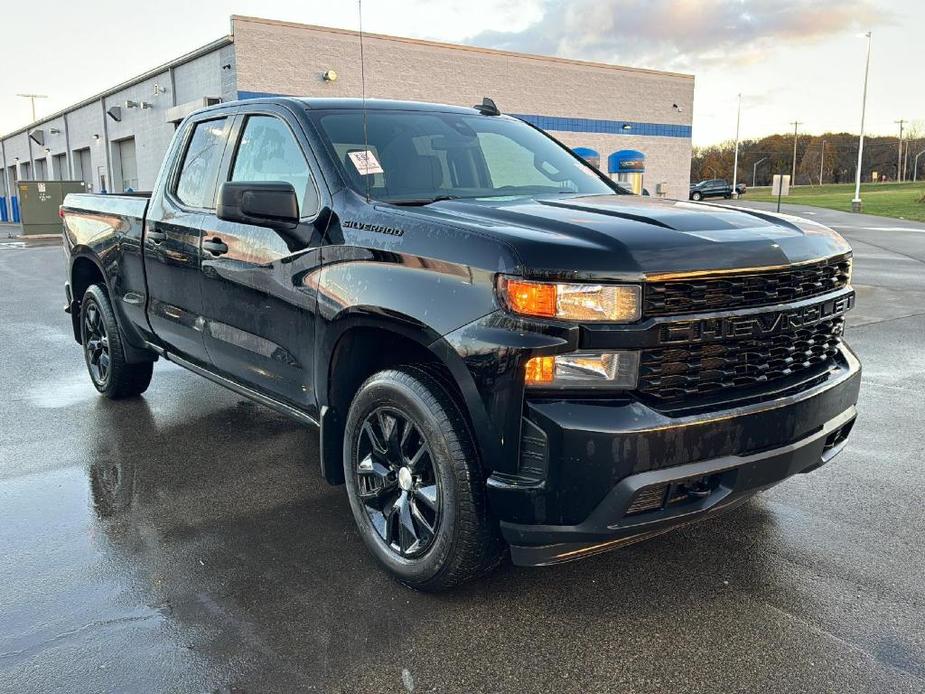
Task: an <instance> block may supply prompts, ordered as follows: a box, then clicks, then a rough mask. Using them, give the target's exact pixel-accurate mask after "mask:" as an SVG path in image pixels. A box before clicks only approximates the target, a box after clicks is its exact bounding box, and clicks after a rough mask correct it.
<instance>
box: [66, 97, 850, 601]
mask: <svg viewBox="0 0 925 694" xmlns="http://www.w3.org/2000/svg"><path fill="white" fill-rule="evenodd" d="M61 216H62V218H63V224H64V238H65V249H66V254H67V283H66V286H65V290H66V293H67V310H68V311H69V313H70V317H71V320H72V323H73V333H74V339H75V340H76V341H77V342H78V343H80V344H81V345H82V347H83V352H84V355H85V359H86V364H87V368H88V370H89V374H90V378H91V379H92V382H93V385H94V386H95V387H96V388H97V390H99V391H100V392H101V393H102V394H103V395H105V396H107V397H109V398H113V399H118V398H124V397H129V396H137V395H138V394H140V393H142V392H143V391H144V390H145V389H146V388H147V387H148V385H149V383H150V381H151V376H152V366H153V363H154V362H155V361H156V360H157V359H158V358H163V359H166V360H169V361H171V362H174V363H176V364H179V365H180V366H183V367H185V368H187V369H188V370H190V371H192V372H194V373H196V374H199V375H201V376H204V377H205V378H207V379H210V380H212V381H214V382H215V383H218V384H220V385H222V386H225V387H226V388H228V389H230V390H232V391H234V392H236V393H237V394H239V395H240V396H243V397H246V398H250V399H252V400H254V401H256V402H258V403H262V404H264V405H266V406H269V407H271V408H274V409H276V410H278V411H279V412H282V413H284V414H286V415H288V416H291V417H292V418H294V419H295V420H298V421H300V422H304V423H308V424H311V425H313V426H316V427H318V428H319V429H320V446H319V448H320V456H319V459H320V467H321V470H320V474H321V476H322V477H323V478H324V479H325V480H326V481H327V482H329V483H331V484H335V485H336V484H345V486H346V492H347V498H348V501H349V505H350V508H351V510H352V514H353V517H354V519H355V521H356V524H357V528H358V529H359V535H360V537H361V538H362V540H363V542H364V543H365V545H366V547H367V548H368V549H369V551H370V552H371V553H372V555H373V556H374V557H375V558H376V559H377V560H378V562H379V563H380V564H381V565H382V566H384V567H385V568H386V569H388V570H389V571H390V572H391V573H392V574H394V575H395V576H396V577H397V578H398V579H399V580H401V581H403V582H404V583H406V584H408V585H410V586H413V587H416V588H419V589H422V590H439V589H444V588H448V587H450V586H453V585H455V584H457V583H459V582H461V581H463V580H466V579H469V578H472V577H474V576H477V575H480V574H482V573H484V572H486V571H488V570H490V569H491V568H493V567H494V566H496V565H497V564H498V562H499V561H501V558H502V557H503V556H504V555H505V553H506V552H509V553H510V557H511V559H512V560H513V562H515V563H516V564H520V565H531V566H539V565H547V564H554V563H557V562H563V561H568V560H571V559H576V558H579V557H583V556H586V555H589V554H593V553H596V552H600V551H603V550H607V549H611V548H615V547H618V546H620V545H623V544H626V543H629V542H633V541H637V540H639V539H642V538H646V537H650V536H653V535H655V534H658V533H661V532H664V531H666V530H668V529H670V528H673V527H676V526H678V525H681V524H685V523H688V522H690V521H693V520H697V519H702V518H707V517H710V516H712V515H713V514H715V513H717V512H719V511H722V510H724V509H729V508H731V507H733V506H735V505H737V504H740V503H742V502H743V501H745V500H746V499H748V498H749V497H750V496H752V495H753V494H755V493H756V492H758V491H760V490H763V489H766V488H768V487H770V486H772V485H775V484H777V483H779V482H781V481H782V480H784V479H786V478H788V477H789V476H791V475H794V474H796V473H803V472H809V471H810V470H813V469H815V468H818V467H819V466H821V465H823V464H824V463H827V462H828V461H829V460H831V459H832V458H833V457H834V456H835V455H836V454H837V453H838V452H839V451H840V450H841V449H842V448H843V446H844V445H845V439H846V437H847V436H848V433H849V431H850V430H851V427H852V425H853V423H854V421H855V416H856V409H855V404H856V402H857V398H858V388H859V383H860V365H859V362H858V359H857V358H856V356H855V355H854V354H853V353H852V351H851V350H850V349H849V348H848V347H847V345H845V343H844V341H843V332H844V328H845V315H846V313H847V312H848V310H849V309H850V308H851V307H852V305H853V303H854V291H853V290H852V287H851V249H850V247H849V246H848V245H847V244H846V242H845V241H844V240H843V239H842V238H841V237H840V236H839V235H838V234H836V233H835V232H833V231H832V230H830V229H828V228H826V227H824V226H821V225H819V224H816V223H813V222H811V221H804V220H800V219H796V218H793V217H785V216H774V215H771V214H766V213H764V212H759V211H753V210H743V209H731V208H726V207H719V206H711V205H708V204H705V203H690V202H687V201H670V200H661V199H653V198H645V197H639V196H633V195H627V194H626V193H625V191H623V190H622V189H621V188H620V187H619V186H617V185H616V184H614V183H613V182H611V181H610V180H609V179H608V178H607V177H606V176H604V175H602V174H601V173H600V172H598V171H597V170H596V169H594V168H592V167H590V166H588V165H587V164H586V163H585V162H584V161H583V160H582V159H581V158H579V157H577V156H575V155H574V154H572V152H571V151H570V150H569V149H568V148H566V147H565V146H563V145H562V144H560V143H559V142H558V141H556V140H555V139H553V138H551V137H550V136H549V135H547V134H545V133H544V132H542V131H541V130H538V129H536V128H534V127H532V126H531V125H529V124H527V123H525V122H523V121H520V120H518V119H515V118H512V117H509V116H505V115H503V114H501V113H500V112H499V111H498V110H497V108H495V107H494V105H493V104H492V103H491V102H490V100H486V101H485V102H484V103H483V105H482V106H479V107H474V108H461V107H455V106H443V105H436V104H423V103H409V102H397V101H378V100H369V101H365V102H364V101H361V100H359V99H356V100H351V99H298V98H261V99H255V100H248V101H242V102H235V103H226V104H221V105H218V106H214V107H210V108H207V109H204V110H201V111H199V112H197V113H194V114H192V115H190V116H189V117H187V118H186V120H185V121H184V122H183V123H181V125H180V126H179V128H178V129H177V132H176V135H175V137H174V140H173V143H172V144H171V146H170V148H169V151H168V153H167V155H166V158H165V161H164V164H163V166H162V169H161V171H160V173H159V175H158V178H157V180H156V183H155V185H154V189H153V192H152V193H150V194H139V193H131V194H126V195H88V194H76V195H69V196H67V198H66V200H65V201H64V204H63V206H62V209H61ZM254 434H255V435H257V436H259V431H255V432H254ZM205 435H207V434H205ZM255 462H257V461H255ZM311 525H312V524H311V522H310V521H309V519H306V523H305V527H306V532H310V531H311V530H310V529H311Z"/></svg>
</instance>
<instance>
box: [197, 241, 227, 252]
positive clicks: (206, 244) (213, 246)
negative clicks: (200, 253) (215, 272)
mask: <svg viewBox="0 0 925 694" xmlns="http://www.w3.org/2000/svg"><path fill="white" fill-rule="evenodd" d="M202 249H203V250H204V251H208V252H209V253H211V254H212V255H224V254H225V253H227V252H228V246H227V245H225V243H224V242H223V241H222V240H221V239H220V238H218V237H217V236H216V237H215V238H214V239H209V240H207V241H203V242H202Z"/></svg>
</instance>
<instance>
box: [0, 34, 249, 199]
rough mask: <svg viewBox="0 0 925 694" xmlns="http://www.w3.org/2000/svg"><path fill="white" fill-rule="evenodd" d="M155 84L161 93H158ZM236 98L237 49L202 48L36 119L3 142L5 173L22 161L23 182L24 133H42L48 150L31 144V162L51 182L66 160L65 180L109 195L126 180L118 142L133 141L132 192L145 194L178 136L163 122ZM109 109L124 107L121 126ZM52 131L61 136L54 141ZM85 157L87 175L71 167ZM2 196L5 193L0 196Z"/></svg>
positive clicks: (225, 46)
mask: <svg viewBox="0 0 925 694" xmlns="http://www.w3.org/2000/svg"><path fill="white" fill-rule="evenodd" d="M223 66H228V67H227V68H223ZM155 85H158V87H159V88H158V89H157V90H155ZM236 96H237V89H236V85H235V71H234V48H233V47H232V46H231V45H230V44H229V43H228V42H227V40H226V41H224V42H221V41H219V42H216V44H215V45H214V48H212V47H204V49H201V50H199V51H195V52H194V53H192V54H189V55H187V56H182V57H180V58H178V59H177V60H175V61H173V62H172V63H170V64H167V65H164V66H163V67H161V68H156V69H154V70H152V71H150V72H148V73H146V74H145V75H142V76H140V77H138V78H136V79H134V80H129V81H128V82H126V83H124V84H122V85H118V86H116V87H114V88H113V89H111V90H108V91H107V92H105V93H104V94H101V95H99V96H97V97H93V98H91V99H88V100H86V101H84V102H81V103H80V104H78V105H75V106H73V107H71V108H69V109H65V110H64V111H62V112H61V113H58V114H55V115H53V116H49V117H47V118H45V119H42V120H39V121H37V122H35V123H33V124H31V125H29V126H28V128H26V129H25V130H23V131H19V132H16V133H13V134H11V135H8V136H6V137H3V138H0V139H2V142H3V151H4V154H5V157H4V158H5V166H6V167H7V173H8V172H9V167H11V166H14V165H16V164H15V158H16V157H19V160H20V164H19V165H18V168H17V176H18V177H19V178H20V179H22V178H23V177H24V176H23V175H22V173H23V167H22V164H25V163H28V162H29V161H30V151H29V140H28V135H27V133H32V132H35V131H36V130H42V132H43V134H44V137H45V144H44V146H40V145H37V144H35V143H34V142H33V143H32V151H31V158H32V160H33V161H35V160H38V159H44V160H45V161H46V170H47V171H48V175H49V177H52V176H54V177H56V178H57V171H56V170H55V168H54V166H53V161H54V160H53V157H54V156H56V155H60V154H65V155H66V162H67V173H68V176H67V178H82V179H83V180H85V181H86V182H87V183H88V184H89V185H90V187H91V188H92V190H94V191H99V190H101V189H102V186H103V182H104V181H105V184H106V189H107V190H109V191H121V190H122V186H121V183H122V178H123V177H122V171H121V167H120V161H119V157H118V156H117V154H116V153H117V152H118V149H119V147H118V145H117V143H118V141H120V140H123V139H125V138H129V137H131V138H134V140H135V155H136V162H137V174H138V176H137V178H138V182H137V189H141V190H144V189H150V188H151V187H152V186H153V185H154V181H155V178H156V177H157V173H158V171H159V170H160V165H161V161H162V160H163V156H164V153H165V152H166V151H167V147H168V146H169V144H170V140H171V138H172V137H173V133H174V130H175V125H174V123H171V122H168V121H167V111H168V109H170V108H171V107H172V106H175V105H177V104H184V103H187V102H191V101H196V100H201V99H202V98H203V97H214V98H219V99H223V100H225V101H229V100H232V99H234V98H236ZM126 101H134V102H138V103H141V102H144V103H145V104H146V105H147V106H148V107H147V108H141V107H140V106H139V107H135V108H126V107H125V102H126ZM112 107H119V108H121V111H122V112H121V120H120V121H117V120H115V119H114V118H112V117H109V116H106V115H105V114H106V112H107V110H109V109H110V108H112ZM53 129H55V130H59V131H60V132H58V133H54V134H53V133H51V130H53ZM46 148H47V149H48V151H47V152H46V151H45V149H46ZM82 150H87V151H88V152H89V155H90V166H89V167H88V168H89V169H90V170H89V171H88V172H81V171H80V165H79V164H75V160H76V159H77V158H78V156H79V154H78V153H79V152H81V151H82ZM2 163H3V162H0V164H2ZM29 168H30V169H31V171H30V176H32V175H34V172H35V167H29ZM81 174H82V175H81ZM6 178H7V179H8V178H9V176H8V175H7V176H6ZM2 183H6V182H0V184H2ZM3 188H5V186H3ZM10 192H11V193H13V194H15V193H14V192H13V191H10ZM2 195H4V191H3V190H0V196H2Z"/></svg>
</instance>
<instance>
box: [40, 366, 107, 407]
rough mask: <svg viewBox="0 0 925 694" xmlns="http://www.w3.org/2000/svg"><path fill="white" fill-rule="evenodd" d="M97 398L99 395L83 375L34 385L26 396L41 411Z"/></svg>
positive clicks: (56, 378) (54, 379) (53, 379)
mask: <svg viewBox="0 0 925 694" xmlns="http://www.w3.org/2000/svg"><path fill="white" fill-rule="evenodd" d="M97 397H99V393H97V392H96V388H94V387H93V385H92V384H91V383H90V379H89V378H88V377H87V375H86V374H84V373H78V374H76V375H72V376H67V377H64V378H62V377H55V378H52V379H49V380H47V381H42V382H41V383H34V384H33V385H32V386H31V387H30V388H29V391H28V393H27V395H26V399H27V400H28V401H29V402H31V403H32V404H33V405H35V406H36V407H40V408H42V409H59V408H62V407H70V406H71V405H76V404H77V403H79V402H85V401H87V400H91V399H94V398H97Z"/></svg>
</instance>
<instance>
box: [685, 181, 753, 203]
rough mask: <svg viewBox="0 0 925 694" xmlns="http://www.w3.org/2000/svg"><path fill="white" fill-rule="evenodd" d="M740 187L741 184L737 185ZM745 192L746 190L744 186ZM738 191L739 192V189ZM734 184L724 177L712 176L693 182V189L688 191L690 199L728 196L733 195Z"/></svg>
mask: <svg viewBox="0 0 925 694" xmlns="http://www.w3.org/2000/svg"><path fill="white" fill-rule="evenodd" d="M736 188H737V189H738V188H739V186H736ZM742 188H743V192H744V186H743V187H742ZM736 192H739V191H738V190H737V191H736ZM732 193H733V190H732V186H731V185H729V183H727V182H726V181H724V180H723V179H722V178H710V179H707V180H706V181H700V182H699V183H691V189H690V192H689V193H688V196H687V197H688V199H689V200H696V201H700V200H704V199H706V198H726V199H727V200H728V199H729V198H731V197H732Z"/></svg>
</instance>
